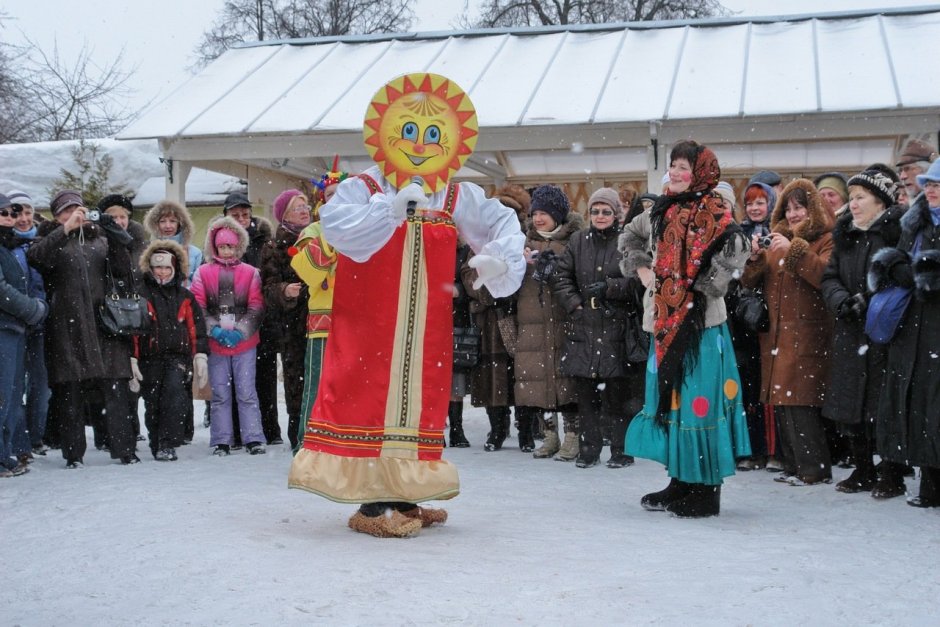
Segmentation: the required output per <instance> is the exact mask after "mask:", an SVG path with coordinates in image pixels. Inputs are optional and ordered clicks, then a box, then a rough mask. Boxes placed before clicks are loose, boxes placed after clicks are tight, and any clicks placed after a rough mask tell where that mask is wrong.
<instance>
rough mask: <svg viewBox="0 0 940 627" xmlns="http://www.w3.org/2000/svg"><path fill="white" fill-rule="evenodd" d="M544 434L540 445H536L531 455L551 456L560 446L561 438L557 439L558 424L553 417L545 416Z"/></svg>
mask: <svg viewBox="0 0 940 627" xmlns="http://www.w3.org/2000/svg"><path fill="white" fill-rule="evenodd" d="M544 434H545V439H544V440H543V441H542V446H540V447H538V448H537V449H536V450H535V452H534V453H532V457H534V458H536V459H545V458H546V457H551V456H552V455H554V454H555V453H557V452H558V449H560V448H561V440H559V439H558V424H557V423H556V422H555V419H554V418H547V419H546V420H545V431H544Z"/></svg>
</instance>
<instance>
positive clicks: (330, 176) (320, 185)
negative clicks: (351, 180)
mask: <svg viewBox="0 0 940 627" xmlns="http://www.w3.org/2000/svg"><path fill="white" fill-rule="evenodd" d="M348 176H349V172H343V171H341V170H340V169H339V155H334V156H333V167H332V168H330V171H329V172H327V173H326V174H324V175H323V176H321V177H320V180H319V181H317V180H311V181H310V182H311V183H313V184H314V186H315V187H316V188H317V200H318V201H319V202H318V204H323V203H324V202H325V200H324V194H326V188H327V187H329V186H330V185H336V184H337V183H341V182H343V181H345V180H346V178H347V177H348Z"/></svg>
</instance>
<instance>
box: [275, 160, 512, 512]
mask: <svg viewBox="0 0 940 627" xmlns="http://www.w3.org/2000/svg"><path fill="white" fill-rule="evenodd" d="M395 194H396V191H395V189H394V188H393V187H392V186H391V185H390V184H389V183H388V182H387V181H386V180H385V179H384V178H383V177H382V176H381V174H380V172H379V170H378V168H371V169H370V170H368V171H367V172H366V173H364V174H363V175H360V176H359V177H356V178H351V179H348V180H347V181H344V182H343V183H341V184H340V186H339V188H338V189H337V192H336V195H335V196H334V198H333V199H332V200H331V201H330V203H329V204H328V205H326V206H324V207H323V208H322V209H321V221H322V223H323V227H324V234H325V236H326V239H327V241H329V242H330V243H331V245H333V246H334V248H335V249H336V250H337V251H338V252H339V253H340V258H339V261H338V263H337V268H336V288H335V292H334V295H333V327H332V330H331V333H330V337H329V339H328V340H327V344H326V353H325V355H324V361H323V373H322V376H321V380H320V389H319V393H318V396H317V401H316V404H315V405H314V407H313V411H312V412H311V415H310V416H309V420H308V422H307V428H306V431H305V434H304V443H303V448H301V450H300V451H299V452H298V453H297V456H296V457H295V458H294V461H293V464H292V465H291V471H290V476H289V479H288V485H289V486H290V487H292V488H300V489H303V490H308V491H310V492H314V493H316V494H319V495H321V496H324V497H326V498H328V499H331V500H334V501H339V502H343V503H372V502H386V501H404V502H412V503H419V502H423V501H428V500H434V499H449V498H453V497H454V496H456V495H457V494H458V492H459V480H458V476H457V469H456V468H455V467H454V466H453V464H451V463H449V462H448V461H446V460H443V459H442V458H441V453H442V450H443V447H444V439H443V429H444V423H445V421H446V417H447V405H448V402H449V399H450V387H451V362H452V351H453V328H452V315H451V313H452V312H451V307H452V303H453V292H452V289H453V287H452V285H453V277H454V259H455V256H454V251H455V250H456V247H457V235H458V231H459V232H460V234H461V235H462V236H463V237H464V239H465V241H467V243H468V244H470V246H471V248H473V249H474V250H475V251H477V252H479V253H481V254H488V255H492V256H493V257H496V258H498V259H502V260H503V261H504V262H505V263H506V264H507V267H508V271H507V273H506V274H504V275H503V276H501V277H497V278H496V279H494V280H492V281H490V282H489V284H488V285H487V287H488V288H489V289H490V291H491V292H492V293H493V294H494V296H504V295H505V296H508V295H510V294H512V293H513V292H515V291H516V290H517V289H518V287H519V284H520V283H521V279H522V275H523V273H524V267H525V262H524V259H523V257H522V250H523V246H524V241H525V240H524V237H523V236H522V233H521V232H520V230H519V222H518V219H517V218H516V216H515V213H514V212H513V211H512V210H511V209H508V208H506V207H504V206H503V205H502V204H500V203H499V201H497V200H495V199H487V198H485V196H484V194H483V190H482V189H480V188H479V187H478V186H476V185H473V184H472V183H461V184H452V185H448V186H447V188H446V189H445V190H444V191H442V192H439V193H436V194H433V195H432V196H431V198H430V201H431V203H430V207H431V208H430V209H425V210H418V211H417V212H416V213H415V215H414V216H412V217H409V218H408V219H407V220H406V221H405V222H402V223H397V224H396V222H395V220H394V219H393V218H392V209H391V206H392V200H393V199H394V197H395Z"/></svg>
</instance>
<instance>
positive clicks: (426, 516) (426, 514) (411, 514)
mask: <svg viewBox="0 0 940 627" xmlns="http://www.w3.org/2000/svg"><path fill="white" fill-rule="evenodd" d="M399 511H400V512H401V513H402V514H404V515H405V516H407V517H408V518H415V519H417V520H420V521H421V526H422V527H430V526H431V525H433V524H438V525H443V524H444V523H446V522H447V510H446V509H442V508H439V507H438V508H434V507H420V506H418V505H415V506H414V508H412V509H403V510H399Z"/></svg>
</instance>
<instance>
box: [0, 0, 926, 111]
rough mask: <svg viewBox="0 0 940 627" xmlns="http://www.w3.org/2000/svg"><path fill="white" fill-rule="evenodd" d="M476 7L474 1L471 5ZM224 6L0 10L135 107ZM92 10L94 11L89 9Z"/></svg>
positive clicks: (910, 0) (432, 5)
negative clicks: (116, 78) (94, 64)
mask: <svg viewBox="0 0 940 627" xmlns="http://www.w3.org/2000/svg"><path fill="white" fill-rule="evenodd" d="M470 2H471V7H472V6H475V4H476V2H475V0H470ZM223 3H224V0H198V1H194V0H160V1H159V2H149V1H144V2H141V1H138V0H95V1H94V2H89V1H87V0H84V1H82V0H16V1H12V2H11V1H9V0H8V1H5V2H3V3H2V8H0V10H2V11H4V12H6V13H7V14H8V16H9V17H10V18H13V19H11V20H9V21H7V23H6V24H5V28H4V29H3V30H2V31H0V37H2V38H3V39H4V40H6V41H21V40H22V37H23V35H24V34H25V35H27V36H29V37H30V38H32V39H33V40H34V41H36V42H37V43H38V44H40V45H41V46H43V47H45V48H51V47H52V46H53V44H54V43H55V42H57V43H58V46H59V49H60V51H62V52H63V53H64V54H69V53H71V54H74V53H75V52H76V51H77V50H78V49H80V48H81V45H82V43H83V42H84V43H85V44H86V45H87V46H89V48H91V49H92V50H93V59H96V60H98V62H99V63H102V64H104V63H107V62H108V61H109V60H112V59H114V58H115V57H116V56H117V55H119V54H121V50H122V49H123V57H122V60H123V66H124V67H125V68H126V69H128V70H130V69H133V70H134V74H133V76H132V77H131V80H130V81H129V83H128V84H129V86H130V87H131V88H133V89H134V92H135V93H134V95H133V97H132V102H133V104H134V106H135V107H140V106H143V104H145V103H147V102H148V101H151V100H159V99H161V98H162V97H163V95H165V94H167V93H169V91H170V90H171V89H172V88H173V87H175V86H176V85H178V84H179V83H181V82H182V81H184V80H185V79H186V78H187V77H188V71H187V69H186V68H187V66H189V65H190V64H191V63H192V61H193V49H194V48H195V46H196V43H197V42H198V41H199V36H200V34H201V33H202V32H203V30H205V28H206V26H208V25H209V24H210V23H211V22H212V21H213V20H214V19H215V16H216V13H217V12H218V10H219V9H220V8H221V7H222V5H223ZM722 4H724V6H725V7H727V8H728V9H730V10H731V11H733V12H735V13H736V14H737V15H741V16H747V15H780V14H802V13H812V12H819V11H840V10H855V9H870V8H881V7H886V6H892V7H898V6H916V5H925V4H930V2H925V1H924V0H829V1H828V2H824V3H823V2H820V1H819V0H722ZM416 7H417V10H416V13H417V15H418V21H417V24H416V25H415V30H422V31H428V30H448V29H450V28H452V25H453V23H454V22H455V21H456V19H457V18H458V17H459V15H460V13H461V11H462V10H463V7H464V0H417V3H416ZM92 8H94V10H91V9H92Z"/></svg>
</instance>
